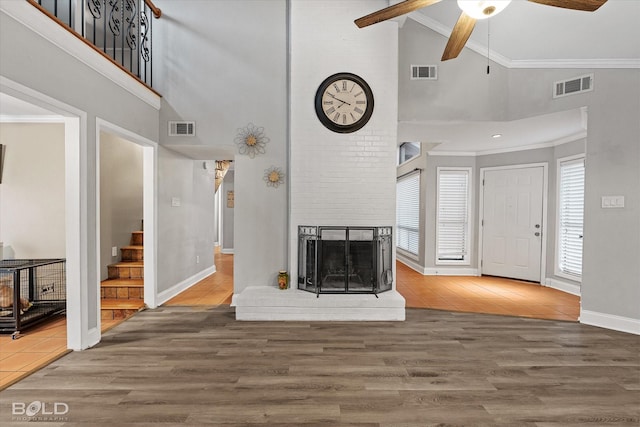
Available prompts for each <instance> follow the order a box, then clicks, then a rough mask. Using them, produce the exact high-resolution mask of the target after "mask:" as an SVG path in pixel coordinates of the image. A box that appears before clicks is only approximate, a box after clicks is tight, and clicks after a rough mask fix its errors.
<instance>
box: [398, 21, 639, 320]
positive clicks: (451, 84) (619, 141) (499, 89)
mask: <svg viewBox="0 0 640 427" xmlns="http://www.w3.org/2000/svg"><path fill="white" fill-rule="evenodd" d="M443 46H444V41H443V38H442V36H440V35H438V34H436V33H434V32H433V31H431V30H428V29H426V28H421V27H420V25H419V24H417V23H415V22H412V21H411V20H408V21H407V23H406V25H405V26H404V27H403V28H402V29H401V30H400V65H399V66H400V77H399V80H400V81H399V85H400V86H399V87H400V105H399V109H400V111H399V119H400V120H434V119H437V120H465V119H474V120H515V119H521V118H525V117H531V116H535V115H541V114H547V113H552V112H559V111H565V110H570V109H574V108H578V107H584V106H586V107H587V111H588V127H587V130H588V136H587V139H586V177H585V180H586V190H585V191H586V194H585V231H584V233H585V234H584V235H585V238H584V254H583V279H582V287H581V292H582V309H583V313H585V312H586V313H587V314H589V313H597V314H598V315H602V316H610V318H611V319H615V316H621V317H623V318H629V319H635V320H638V319H640V304H638V301H640V263H639V262H638V259H639V257H640V203H639V200H638V199H639V198H640V197H639V192H638V188H639V184H640V167H639V165H640V142H639V141H640V120H638V117H640V70H638V69H509V70H504V69H503V68H502V67H500V66H498V65H496V64H492V68H491V74H490V75H489V76H487V75H486V72H485V66H486V58H483V57H482V56H480V55H477V54H475V53H474V52H472V51H470V50H468V49H465V50H464V51H463V52H462V53H461V55H460V56H459V57H458V58H457V59H455V60H453V61H448V62H445V63H442V64H439V65H440V69H439V79H438V80H437V81H435V82H421V83H424V88H422V89H420V88H419V87H418V86H416V85H415V84H413V83H412V82H411V81H410V80H409V77H408V71H407V70H408V67H409V66H410V64H438V58H439V56H440V54H441V52H442V48H443ZM483 63H484V65H483ZM586 73H594V90H593V91H592V92H587V93H584V94H579V95H574V96H567V97H564V98H558V99H553V98H552V96H551V87H552V84H553V82H555V81H558V80H562V79H564V78H570V77H575V76H577V75H582V74H586ZM449 76H451V77H452V78H450V77H449ZM453 77H455V78H453ZM487 89H490V90H487ZM536 151H537V150H536ZM560 151H561V150H558V152H557V153H546V154H544V155H541V154H540V153H537V154H535V155H534V156H533V157H531V156H530V153H526V152H525V153H523V154H520V155H516V154H513V155H509V156H507V157H506V158H503V159H502V161H506V162H522V161H526V162H530V161H532V160H536V161H539V160H543V159H544V160H543V161H549V162H550V163H549V164H550V172H551V171H553V170H554V169H555V159H556V158H557V157H562V155H561V153H560ZM570 151H573V150H570ZM531 154H532V153H531ZM495 160H496V161H498V159H497V158H495ZM489 163H493V161H491V157H489V158H486V159H483V160H481V159H480V158H478V165H477V166H478V167H480V166H481V165H489ZM552 163H554V164H553V169H552V168H551V166H552ZM554 175H555V174H554V173H550V178H551V177H553V179H554V180H555V177H554ZM550 188H553V191H555V181H551V179H550ZM607 195H624V196H625V207H624V208H623V209H602V208H601V207H600V203H601V197H602V196H607ZM550 199H551V201H552V202H553V203H554V204H555V197H551V198H550ZM550 207H551V202H550ZM550 213H553V212H552V211H550ZM548 256H553V251H548Z"/></svg>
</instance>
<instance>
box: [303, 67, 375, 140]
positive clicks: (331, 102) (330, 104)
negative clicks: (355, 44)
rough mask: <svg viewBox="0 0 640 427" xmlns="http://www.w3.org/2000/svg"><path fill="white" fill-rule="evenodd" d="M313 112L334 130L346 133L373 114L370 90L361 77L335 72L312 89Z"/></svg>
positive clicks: (355, 129) (365, 121)
mask: <svg viewBox="0 0 640 427" xmlns="http://www.w3.org/2000/svg"><path fill="white" fill-rule="evenodd" d="M315 106H316V114H317V115H318V119H320V122H322V124H324V125H325V127H327V128H328V129H330V130H332V131H334V132H340V133H350V132H355V131H357V130H358V129H360V128H362V127H363V126H364V125H365V124H366V123H367V122H368V121H369V119H370V118H371V114H372V113H373V93H372V92H371V88H370V87H369V85H368V84H367V82H365V81H364V80H363V79H362V78H361V77H359V76H356V75H355V74H351V73H338V74H334V75H332V76H330V77H328V78H327V79H326V80H325V81H324V82H322V84H321V85H320V87H319V88H318V91H317V92H316V99H315Z"/></svg>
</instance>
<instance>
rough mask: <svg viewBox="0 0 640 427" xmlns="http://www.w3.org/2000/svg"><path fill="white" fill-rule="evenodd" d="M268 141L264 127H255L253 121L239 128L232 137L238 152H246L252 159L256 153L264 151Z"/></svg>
mask: <svg viewBox="0 0 640 427" xmlns="http://www.w3.org/2000/svg"><path fill="white" fill-rule="evenodd" d="M269 141H270V140H269V138H268V137H267V136H266V135H265V134H264V128H263V127H262V126H260V127H257V126H255V125H254V124H253V123H249V124H248V125H246V126H245V127H243V128H239V129H238V134H237V136H236V137H235V139H234V142H235V143H236V145H237V146H238V151H239V153H240V154H247V155H248V156H249V157H251V158H252V159H253V158H254V157H255V156H256V154H264V153H265V146H266V145H267V143H268V142H269Z"/></svg>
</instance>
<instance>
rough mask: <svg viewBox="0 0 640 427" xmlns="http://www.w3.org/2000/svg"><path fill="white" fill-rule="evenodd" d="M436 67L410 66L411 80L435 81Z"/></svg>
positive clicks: (436, 75) (436, 76) (436, 77)
mask: <svg viewBox="0 0 640 427" xmlns="http://www.w3.org/2000/svg"><path fill="white" fill-rule="evenodd" d="M437 79H438V67H437V66H436V65H412V66H411V80H437Z"/></svg>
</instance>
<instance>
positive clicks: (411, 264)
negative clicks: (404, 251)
mask: <svg viewBox="0 0 640 427" xmlns="http://www.w3.org/2000/svg"><path fill="white" fill-rule="evenodd" d="M396 260H398V261H400V262H401V263H403V264H404V265H406V266H407V267H409V268H410V269H412V270H414V271H417V272H418V273H420V274H424V267H422V266H421V265H420V264H418V263H417V262H415V261H412V260H410V259H407V258H404V257H403V258H400V257H396Z"/></svg>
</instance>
